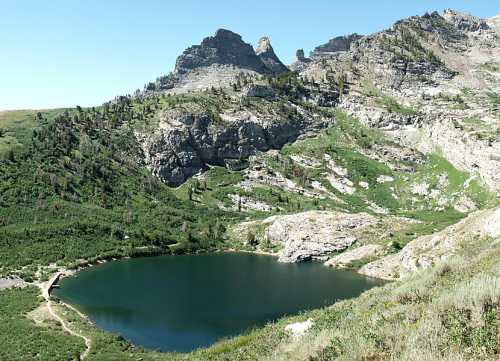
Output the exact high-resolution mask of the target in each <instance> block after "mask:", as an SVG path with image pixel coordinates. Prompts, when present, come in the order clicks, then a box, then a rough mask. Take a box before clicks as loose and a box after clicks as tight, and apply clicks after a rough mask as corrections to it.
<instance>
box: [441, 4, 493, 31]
mask: <svg viewBox="0 0 500 361" xmlns="http://www.w3.org/2000/svg"><path fill="white" fill-rule="evenodd" d="M443 18H444V19H445V20H446V21H447V22H449V23H450V24H451V25H452V26H453V27H455V28H457V29H459V30H464V31H478V30H486V29H488V28H489V26H488V24H487V23H486V21H485V20H483V19H481V18H479V17H477V16H473V15H469V14H465V13H461V12H458V11H455V10H451V9H446V10H445V11H444V12H443Z"/></svg>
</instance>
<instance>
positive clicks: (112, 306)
mask: <svg viewBox="0 0 500 361" xmlns="http://www.w3.org/2000/svg"><path fill="white" fill-rule="evenodd" d="M378 284H381V282H380V281H377V280H373V279H369V278H366V277H363V276H361V275H358V274H355V273H353V272H348V271H334V270H331V269H328V268H326V267H324V266H322V265H321V264H319V263H302V264H281V263H278V262H276V259H274V258H272V257H268V256H261V255H253V254H246V253H245V254H239V253H231V254H209V255H198V256H162V257H154V258H141V259H130V260H122V261H116V262H111V263H107V264H104V265H100V266H97V267H92V268H89V269H87V270H84V271H82V272H80V273H78V275H77V276H75V277H72V278H68V279H64V280H63V281H62V282H61V288H60V289H56V290H55V294H56V296H58V297H60V298H61V299H63V300H65V301H67V302H69V303H71V304H73V305H75V306H76V307H78V308H79V309H80V310H81V311H83V312H84V313H86V314H87V315H88V316H89V317H90V318H91V319H92V320H93V321H94V322H95V323H96V324H97V325H98V326H100V327H102V328H103V329H106V330H108V331H112V332H116V333H119V334H121V335H122V336H123V337H125V338H126V339H128V340H130V341H131V342H133V343H135V344H138V345H141V346H144V347H147V348H154V349H160V350H162V351H179V352H183V351H190V350H193V349H196V348H199V347H205V346H208V345H210V344H213V343H214V342H216V341H217V340H219V339H221V338H223V337H228V336H233V335H237V334H239V333H241V332H244V331H245V330H247V329H249V328H252V327H254V326H260V325H263V324H264V323H266V322H268V321H271V320H274V319H277V318H279V317H281V316H283V315H286V314H295V313H297V312H299V311H301V310H306V309H312V308H318V307H322V306H325V305H328V304H332V303H334V302H335V301H336V300H340V299H345V298H349V297H354V296H357V295H359V294H360V293H361V292H362V291H364V290H366V289H368V288H370V287H373V286H375V285H378Z"/></svg>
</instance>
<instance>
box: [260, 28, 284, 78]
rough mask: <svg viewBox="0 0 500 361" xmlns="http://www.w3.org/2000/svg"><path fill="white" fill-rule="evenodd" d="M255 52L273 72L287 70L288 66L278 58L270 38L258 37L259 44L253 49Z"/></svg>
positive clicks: (278, 72)
mask: <svg viewBox="0 0 500 361" xmlns="http://www.w3.org/2000/svg"><path fill="white" fill-rule="evenodd" d="M255 54H257V56H258V57H259V58H260V59H261V60H262V62H263V63H264V64H265V65H266V67H267V68H268V69H269V70H270V71H271V72H272V73H275V74H280V73H284V72H287V71H288V68H287V67H286V66H285V65H284V64H283V63H282V62H281V60H280V59H279V58H278V56H277V55H276V53H275V52H274V49H273V47H272V45H271V40H270V39H269V38H268V37H266V36H263V37H262V38H260V39H259V44H258V46H257V49H256V50H255Z"/></svg>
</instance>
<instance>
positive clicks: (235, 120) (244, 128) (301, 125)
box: [136, 94, 328, 186]
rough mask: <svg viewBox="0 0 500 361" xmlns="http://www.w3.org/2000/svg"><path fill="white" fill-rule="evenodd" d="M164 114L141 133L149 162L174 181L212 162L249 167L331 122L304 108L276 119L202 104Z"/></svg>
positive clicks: (168, 180) (174, 183) (161, 175)
mask: <svg viewBox="0 0 500 361" xmlns="http://www.w3.org/2000/svg"><path fill="white" fill-rule="evenodd" d="M253 95H255V94H253ZM159 118H160V123H159V125H158V127H157V129H156V130H154V131H153V132H152V134H151V133H150V132H147V133H137V134H136V136H137V139H138V141H139V143H140V145H141V147H142V150H143V154H144V162H145V164H146V165H147V166H148V167H149V168H150V169H151V171H152V172H153V174H155V175H156V176H158V177H159V178H160V179H161V180H162V181H164V182H166V183H167V184H169V185H172V186H177V185H180V184H182V183H183V182H184V181H185V180H186V179H187V178H189V177H191V176H193V175H195V174H197V173H199V172H201V171H203V170H206V169H208V166H209V165H219V166H227V167H228V168H231V169H241V168H244V167H245V166H246V159H247V158H248V157H249V156H251V155H253V154H255V153H256V152H258V151H268V150H270V149H280V148H281V147H283V145H285V144H286V143H288V142H291V141H294V140H295V139H297V138H298V137H299V136H300V135H302V134H304V133H307V132H309V131H312V130H315V129H316V130H318V129H321V128H324V127H325V126H327V124H328V122H327V121H326V120H321V119H320V120H318V119H312V118H311V119H309V118H307V117H304V116H302V115H300V114H297V115H296V116H293V117H283V118H282V119H276V118H275V117H271V116H269V117H266V116H263V115H259V114H254V113H252V112H249V111H235V112H233V113H229V114H222V115H221V119H219V120H215V119H214V118H213V116H212V115H211V114H208V113H206V112H204V111H202V110H200V111H196V110H191V111H188V110H186V109H171V110H166V111H164V112H162V113H161V114H160V115H159Z"/></svg>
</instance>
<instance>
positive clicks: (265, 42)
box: [255, 36, 274, 55]
mask: <svg viewBox="0 0 500 361" xmlns="http://www.w3.org/2000/svg"><path fill="white" fill-rule="evenodd" d="M271 51H272V52H273V53H274V49H273V47H272V46H271V40H269V38H268V37H267V36H263V37H262V38H260V39H259V44H258V46H257V49H255V54H257V55H260V54H263V53H266V52H271Z"/></svg>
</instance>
